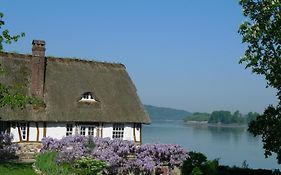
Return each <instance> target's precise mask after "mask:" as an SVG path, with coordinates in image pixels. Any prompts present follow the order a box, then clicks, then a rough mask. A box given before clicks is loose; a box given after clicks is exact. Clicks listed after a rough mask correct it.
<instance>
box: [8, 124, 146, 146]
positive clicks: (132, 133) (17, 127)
mask: <svg viewBox="0 0 281 175" xmlns="http://www.w3.org/2000/svg"><path fill="white" fill-rule="evenodd" d="M25 123H26V126H27V127H26V128H25V131H23V130H22V129H24V127H22V126H24V122H13V124H12V125H11V129H10V132H11V134H12V135H13V136H14V140H13V141H14V142H40V141H41V140H42V138H43V137H53V138H57V139H61V138H62V137H64V136H66V133H67V127H66V126H67V124H68V125H69V124H70V126H73V128H72V134H71V135H75V134H81V132H80V131H81V126H82V128H83V127H86V129H85V135H86V136H87V135H88V134H89V133H93V136H95V137H103V138H105V137H109V138H111V139H112V138H113V132H114V128H113V125H114V124H112V123H96V124H92V123H91V124H87V123H83V124H79V123H74V122H73V123H64V122H25ZM122 126H124V130H123V140H130V141H135V142H136V143H141V124H137V123H125V124H122ZM89 127H93V128H91V129H93V130H94V132H89V130H90V129H89ZM24 134H25V137H24V136H23V135H24Z"/></svg>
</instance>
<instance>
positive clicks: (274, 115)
mask: <svg viewBox="0 0 281 175" xmlns="http://www.w3.org/2000/svg"><path fill="white" fill-rule="evenodd" d="M240 5H241V6H242V8H243V14H244V16H245V17H246V18H247V20H246V21H245V22H244V23H242V24H241V26H240V28H239V31H238V32H239V34H241V36H242V42H243V43H247V45H248V47H247V49H246V51H245V54H244V56H243V57H242V58H241V60H240V63H244V64H246V68H251V70H252V72H253V73H256V74H260V75H263V76H264V77H265V80H266V81H267V86H271V87H273V88H275V89H276V90H277V98H278V100H279V103H278V105H277V106H276V107H274V106H269V107H268V108H267V109H266V110H265V111H264V113H263V115H261V116H258V117H257V119H256V120H254V121H252V122H250V125H249V131H250V132H251V133H253V134H254V135H256V136H257V135H261V137H262V141H263V144H264V145H263V148H264V149H265V156H266V157H268V156H270V155H272V153H276V154H277V160H278V163H279V164H281V139H280V136H281V130H280V126H281V0H258V1H257V0H240Z"/></svg>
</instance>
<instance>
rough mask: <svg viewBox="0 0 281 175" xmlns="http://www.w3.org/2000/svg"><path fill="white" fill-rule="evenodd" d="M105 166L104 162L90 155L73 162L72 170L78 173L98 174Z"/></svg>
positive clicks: (80, 174) (86, 174)
mask: <svg viewBox="0 0 281 175" xmlns="http://www.w3.org/2000/svg"><path fill="white" fill-rule="evenodd" d="M107 167H108V165H107V164H106V163H105V162H103V161H101V160H97V159H94V158H91V157H82V158H81V159H79V160H77V161H76V162H75V164H74V170H75V172H76V173H77V174H78V175H98V174H101V173H102V170H104V169H106V168H107Z"/></svg>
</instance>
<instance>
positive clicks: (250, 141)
mask: <svg viewBox="0 0 281 175" xmlns="http://www.w3.org/2000/svg"><path fill="white" fill-rule="evenodd" d="M143 143H174V144H180V145H181V146H183V147H184V148H185V149H186V150H187V151H199V152H202V153H204V154H205V155H206V156H207V157H208V159H215V158H219V162H220V164H221V165H229V166H233V165H235V166H240V167H241V166H242V163H243V161H245V160H246V162H247V164H248V165H249V167H250V168H261V169H280V168H281V166H280V165H278V164H277V161H276V159H275V157H269V158H267V159H265V158H264V154H263V153H264V151H263V149H262V142H261V138H257V137H253V136H252V135H251V134H250V133H248V132H247V129H246V128H239V127H238V128H237V127H236V128H235V127H234V128H230V127H213V126H206V125H205V126H204V125H190V124H185V123H184V122H183V121H176V120H169V121H153V122H152V123H151V124H150V125H144V127H143Z"/></svg>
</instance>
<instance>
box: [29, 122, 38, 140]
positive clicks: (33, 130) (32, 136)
mask: <svg viewBox="0 0 281 175" xmlns="http://www.w3.org/2000/svg"><path fill="white" fill-rule="evenodd" d="M36 139H37V127H36V124H35V122H30V123H29V141H37V140H36Z"/></svg>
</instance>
